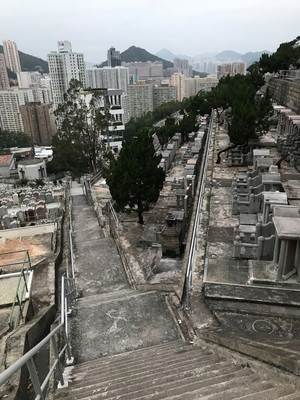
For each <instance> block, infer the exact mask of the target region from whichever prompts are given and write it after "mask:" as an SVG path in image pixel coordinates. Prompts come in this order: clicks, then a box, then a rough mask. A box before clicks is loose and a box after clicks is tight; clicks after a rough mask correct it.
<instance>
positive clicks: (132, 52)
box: [100, 45, 174, 69]
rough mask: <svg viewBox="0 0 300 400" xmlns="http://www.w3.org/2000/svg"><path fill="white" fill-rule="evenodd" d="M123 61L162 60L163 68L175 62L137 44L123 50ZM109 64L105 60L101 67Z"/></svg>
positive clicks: (169, 66) (170, 66)
mask: <svg viewBox="0 0 300 400" xmlns="http://www.w3.org/2000/svg"><path fill="white" fill-rule="evenodd" d="M120 56H121V61H124V62H134V61H140V62H147V61H152V62H154V61H162V63H163V68H164V69H166V68H172V67H173V66H174V64H173V63H172V62H170V61H168V60H164V59H163V58H160V57H158V56H156V55H154V54H152V53H149V52H148V51H147V50H145V49H143V48H141V47H137V46H133V45H132V46H130V47H128V49H127V50H125V51H123V52H122V53H121V54H120ZM105 66H107V61H104V62H103V63H101V64H100V67H105Z"/></svg>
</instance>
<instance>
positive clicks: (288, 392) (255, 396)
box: [238, 385, 300, 400]
mask: <svg viewBox="0 0 300 400" xmlns="http://www.w3.org/2000/svg"><path fill="white" fill-rule="evenodd" d="M292 392H293V388H291V386H290V385H283V386H281V385H280V386H277V387H271V388H270V389H266V390H261V391H259V392H257V393H251V394H248V395H244V394H243V395H242V396H241V397H238V400H274V399H277V400H279V399H283V400H288V398H290V399H291V400H292V399H296V398H298V399H299V398H300V397H299V396H300V394H299V393H298V394H297V393H292ZM295 395H297V396H298V397H290V396H295ZM279 396H280V397H279Z"/></svg>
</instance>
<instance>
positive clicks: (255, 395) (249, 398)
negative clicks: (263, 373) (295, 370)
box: [164, 381, 292, 400]
mask: <svg viewBox="0 0 300 400" xmlns="http://www.w3.org/2000/svg"><path fill="white" fill-rule="evenodd" d="M291 390H292V389H291V388H290V386H288V385H285V386H281V387H280V388H278V387H276V388H274V384H273V383H271V382H267V381H258V382H257V383H255V384H253V385H250V386H249V387H248V388H245V387H244V386H243V385H242V382H241V386H240V387H238V388H233V389H227V390H224V392H223V393H222V396H220V393H217V394H212V395H207V396H205V399H209V400H220V397H221V398H222V400H229V399H232V400H233V399H234V400H275V399H278V396H281V394H285V393H290V391H291ZM201 394H202V389H200V390H197V389H196V390H195V391H193V392H189V393H184V394H182V395H178V396H172V397H165V398H164V400H199V399H200V398H202V396H201ZM283 399H284V398H283Z"/></svg>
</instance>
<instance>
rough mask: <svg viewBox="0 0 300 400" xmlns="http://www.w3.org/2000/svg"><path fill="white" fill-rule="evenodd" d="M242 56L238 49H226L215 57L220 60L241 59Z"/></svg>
mask: <svg viewBox="0 0 300 400" xmlns="http://www.w3.org/2000/svg"><path fill="white" fill-rule="evenodd" d="M241 58H242V54H241V53H237V52H236V51H232V50H224V51H222V52H221V53H218V54H217V55H216V56H215V59H216V60H218V61H227V60H239V59H241Z"/></svg>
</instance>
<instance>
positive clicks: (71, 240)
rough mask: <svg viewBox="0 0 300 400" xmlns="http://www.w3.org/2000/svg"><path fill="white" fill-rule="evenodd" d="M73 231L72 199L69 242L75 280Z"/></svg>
mask: <svg viewBox="0 0 300 400" xmlns="http://www.w3.org/2000/svg"><path fill="white" fill-rule="evenodd" d="M72 234H73V229H72V197H71V196H70V200H69V242H70V253H71V269H72V278H73V279H74V278H75V263H74V253H73V238H72Z"/></svg>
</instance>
